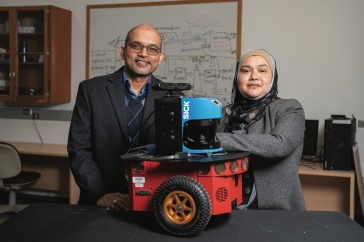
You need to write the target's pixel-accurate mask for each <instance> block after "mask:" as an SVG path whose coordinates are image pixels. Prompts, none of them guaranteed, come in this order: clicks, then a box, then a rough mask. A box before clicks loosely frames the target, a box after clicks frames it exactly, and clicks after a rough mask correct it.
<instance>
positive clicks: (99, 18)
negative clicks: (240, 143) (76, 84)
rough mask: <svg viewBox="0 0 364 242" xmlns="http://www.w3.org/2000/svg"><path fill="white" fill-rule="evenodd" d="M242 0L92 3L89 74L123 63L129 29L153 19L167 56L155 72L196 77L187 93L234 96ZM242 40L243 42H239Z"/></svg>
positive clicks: (171, 78) (187, 79) (173, 78)
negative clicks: (233, 88) (122, 51)
mask: <svg viewBox="0 0 364 242" xmlns="http://www.w3.org/2000/svg"><path fill="white" fill-rule="evenodd" d="M241 4H242V3H241V0H231V1H215V0H208V1H193V2H192V1H174V2H153V3H135V4H110V5H88V6H87V50H86V53H87V61H86V63H87V64H86V69H87V71H86V72H87V73H86V76H87V78H92V77H95V76H100V75H105V74H109V73H112V72H114V71H116V70H117V69H119V68H120V67H121V66H123V65H124V63H123V61H122V60H121V58H120V55H119V48H120V47H121V46H124V41H125V38H126V35H127V33H128V31H129V30H130V29H131V28H133V27H134V26H136V25H139V24H144V23H146V24H150V25H152V26H153V27H154V28H156V29H157V30H158V32H159V33H160V34H161V36H162V51H163V52H164V53H165V60H164V62H163V63H162V64H161V65H160V66H159V67H158V68H157V70H156V71H155V72H154V73H153V75H154V76H155V77H157V78H159V79H161V80H162V81H164V82H179V83H191V85H192V89H191V90H190V91H187V92H185V93H186V95H187V96H203V97H214V98H217V99H219V100H220V101H221V102H222V103H223V104H227V103H229V102H230V95H231V89H232V82H233V78H234V72H235V65H236V59H237V56H239V55H240V43H241V31H240V29H241V9H242V8H241ZM238 43H239V44H238Z"/></svg>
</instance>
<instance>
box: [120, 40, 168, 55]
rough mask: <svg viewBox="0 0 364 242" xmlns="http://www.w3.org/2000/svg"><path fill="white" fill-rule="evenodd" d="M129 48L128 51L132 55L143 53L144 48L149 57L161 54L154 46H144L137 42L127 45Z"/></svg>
mask: <svg viewBox="0 0 364 242" xmlns="http://www.w3.org/2000/svg"><path fill="white" fill-rule="evenodd" d="M127 45H128V46H129V47H130V51H131V52H134V53H140V52H142V51H143V49H144V47H145V48H147V52H148V54H149V55H158V54H159V53H160V52H161V49H160V48H158V47H157V46H155V45H147V46H144V45H142V44H141V43H138V42H132V43H130V44H127Z"/></svg>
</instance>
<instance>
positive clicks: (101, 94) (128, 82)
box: [68, 24, 165, 211]
mask: <svg viewBox="0 0 364 242" xmlns="http://www.w3.org/2000/svg"><path fill="white" fill-rule="evenodd" d="M161 44H162V39H161V36H160V34H159V33H158V32H157V31H156V29H154V28H153V27H152V26H150V25H146V24H143V25H138V26H136V27H134V28H132V29H131V30H130V31H129V33H128V34H127V37H126V40H125V46H124V47H121V48H120V56H121V58H122V59H123V60H124V61H125V65H124V66H123V67H121V68H120V69H119V70H117V71H116V72H114V73H113V74H110V75H105V76H100V77H95V78H92V79H90V80H86V81H83V82H81V83H80V85H79V89H78V94H77V99H76V104H75V107H74V111H73V115H72V121H71V127H70V132H69V138H68V153H69V159H70V168H71V170H72V173H73V175H74V177H75V180H76V183H77V185H78V186H79V188H80V190H81V194H80V199H79V204H97V205H98V206H100V207H105V208H108V209H112V210H116V211H124V210H128V208H129V197H128V184H127V181H126V178H125V176H124V164H123V162H122V159H121V158H120V156H121V155H123V154H125V153H126V152H127V151H128V150H129V149H130V148H132V147H138V146H141V145H145V144H152V143H154V135H155V134H154V132H155V131H154V127H153V124H154V116H153V115H151V114H152V113H153V109H154V99H157V98H161V97H162V96H164V95H165V92H162V91H154V90H153V89H152V88H151V87H152V86H153V85H154V84H156V83H159V82H161V81H160V80H159V79H157V78H155V77H154V76H153V75H152V73H153V72H154V71H155V70H156V69H157V67H158V66H159V65H160V64H161V63H162V61H163V59H164V53H162V52H161Z"/></svg>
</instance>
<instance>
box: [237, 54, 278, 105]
mask: <svg viewBox="0 0 364 242" xmlns="http://www.w3.org/2000/svg"><path fill="white" fill-rule="evenodd" d="M271 82H272V71H271V69H270V67H269V64H268V62H267V61H266V60H265V59H264V58H263V57H261V56H249V57H248V58H246V59H245V60H244V61H243V63H242V64H241V65H240V68H239V73H238V87H239V90H240V92H241V93H242V94H244V96H246V97H249V98H250V99H253V100H255V99H259V98H261V97H263V96H264V95H265V94H266V93H267V91H268V89H269V88H270V85H271Z"/></svg>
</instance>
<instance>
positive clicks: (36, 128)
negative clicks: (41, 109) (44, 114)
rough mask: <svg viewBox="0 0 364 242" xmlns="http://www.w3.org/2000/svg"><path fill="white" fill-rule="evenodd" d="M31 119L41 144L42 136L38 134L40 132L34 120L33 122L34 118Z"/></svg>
mask: <svg viewBox="0 0 364 242" xmlns="http://www.w3.org/2000/svg"><path fill="white" fill-rule="evenodd" d="M32 119H33V127H34V129H35V131H36V132H37V134H38V137H39V139H40V142H41V143H42V144H43V139H42V136H41V135H40V133H39V130H38V127H37V124H36V122H35V119H34V118H32Z"/></svg>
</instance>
